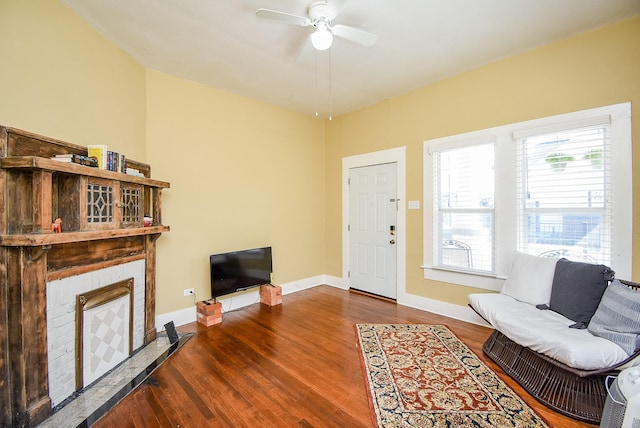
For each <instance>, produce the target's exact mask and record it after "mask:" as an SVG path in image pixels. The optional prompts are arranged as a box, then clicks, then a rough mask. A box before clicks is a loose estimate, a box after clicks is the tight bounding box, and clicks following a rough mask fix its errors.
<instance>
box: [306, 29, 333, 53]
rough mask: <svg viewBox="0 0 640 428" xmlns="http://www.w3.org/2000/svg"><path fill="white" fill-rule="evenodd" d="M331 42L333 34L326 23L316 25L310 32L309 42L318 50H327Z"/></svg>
mask: <svg viewBox="0 0 640 428" xmlns="http://www.w3.org/2000/svg"><path fill="white" fill-rule="evenodd" d="M332 43H333V34H331V31H329V29H328V28H327V26H326V25H318V27H317V29H316V31H315V32H313V33H312V34H311V44H312V45H313V47H314V48H316V49H317V50H319V51H324V50H327V49H329V48H330V47H331V44H332Z"/></svg>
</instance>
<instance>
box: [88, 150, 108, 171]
mask: <svg viewBox="0 0 640 428" xmlns="http://www.w3.org/2000/svg"><path fill="white" fill-rule="evenodd" d="M87 151H88V153H89V157H90V158H96V159H97V160H98V168H100V169H107V152H108V150H107V146H106V145H105V144H90V145H88V146H87Z"/></svg>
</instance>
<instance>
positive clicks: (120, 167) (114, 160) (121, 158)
mask: <svg viewBox="0 0 640 428" xmlns="http://www.w3.org/2000/svg"><path fill="white" fill-rule="evenodd" d="M125 165H126V157H125V155H123V154H121V153H118V152H113V151H111V150H107V169H108V170H109V171H114V172H125V170H126V166H125Z"/></svg>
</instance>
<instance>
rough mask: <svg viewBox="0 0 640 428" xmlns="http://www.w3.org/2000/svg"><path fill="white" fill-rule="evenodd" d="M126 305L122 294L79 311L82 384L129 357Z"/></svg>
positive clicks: (93, 379) (127, 302)
mask: <svg viewBox="0 0 640 428" xmlns="http://www.w3.org/2000/svg"><path fill="white" fill-rule="evenodd" d="M134 286H135V284H134ZM129 306H130V304H129V296H128V295H124V296H122V297H120V298H119V299H116V300H114V301H111V302H108V303H105V304H103V305H100V306H98V307H95V308H92V309H89V310H86V311H83V313H82V316H83V318H84V320H83V325H84V328H83V329H82V330H83V331H82V335H83V338H82V341H83V350H82V353H83V354H82V355H83V357H82V359H83V362H84V363H83V365H82V366H83V367H82V369H83V373H82V379H83V385H89V384H91V383H92V382H94V381H95V380H97V379H98V378H100V376H102V375H104V374H105V373H106V372H108V371H109V370H111V369H112V368H114V367H115V366H116V365H118V364H119V363H121V362H122V361H124V360H125V359H126V358H128V357H129Z"/></svg>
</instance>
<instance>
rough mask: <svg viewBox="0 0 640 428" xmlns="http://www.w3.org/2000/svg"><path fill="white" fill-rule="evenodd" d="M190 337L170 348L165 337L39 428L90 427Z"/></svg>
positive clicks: (118, 367) (181, 337) (145, 348)
mask: <svg viewBox="0 0 640 428" xmlns="http://www.w3.org/2000/svg"><path fill="white" fill-rule="evenodd" d="M191 336H192V334H183V335H180V340H179V341H178V342H176V343H174V344H173V345H171V344H170V343H169V339H168V338H167V336H166V335H165V334H161V335H158V337H157V338H156V340H154V341H153V342H151V343H149V344H148V345H147V346H145V347H144V348H142V349H141V350H140V351H138V352H136V353H135V354H134V355H133V356H131V357H130V358H128V359H127V360H125V361H124V362H122V363H121V364H120V365H118V366H117V367H116V368H114V369H113V370H112V371H111V372H109V373H107V374H106V375H105V376H104V377H103V378H102V379H100V380H98V381H96V382H95V383H94V384H93V385H91V386H89V387H88V388H86V389H85V390H84V391H81V392H80V393H78V394H76V395H75V396H74V397H73V398H72V399H70V400H68V402H65V403H63V404H61V405H60V406H57V408H56V409H54V412H55V413H54V414H53V415H52V416H50V417H49V418H48V419H46V420H44V421H43V422H42V423H41V424H39V425H38V427H40V428H58V427H61V426H65V427H90V426H91V425H93V424H94V423H95V422H96V421H97V420H98V419H99V418H100V417H102V416H103V415H104V414H105V413H107V412H108V411H109V409H111V408H112V407H113V406H115V405H116V404H117V403H118V402H119V401H120V400H121V399H122V398H124V397H125V396H126V395H127V394H128V393H129V392H131V391H133V390H134V389H135V388H136V386H138V385H140V384H141V383H142V382H144V380H145V379H146V378H147V377H148V376H149V375H150V374H151V373H152V372H153V371H154V370H155V369H156V368H157V367H159V366H160V365H161V364H162V363H163V362H164V361H165V360H166V359H167V358H169V357H170V356H171V355H172V354H173V353H174V352H175V351H177V350H178V349H180V347H181V346H182V345H183V344H184V343H185V342H186V341H187V340H188V339H189V338H190V337H191Z"/></svg>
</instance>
